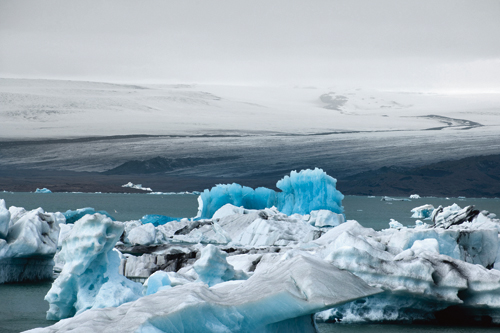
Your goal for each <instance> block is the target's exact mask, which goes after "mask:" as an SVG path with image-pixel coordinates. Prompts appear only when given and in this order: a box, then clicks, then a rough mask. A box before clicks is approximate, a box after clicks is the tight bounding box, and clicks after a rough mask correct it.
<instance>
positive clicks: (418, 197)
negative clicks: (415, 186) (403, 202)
mask: <svg viewBox="0 0 500 333" xmlns="http://www.w3.org/2000/svg"><path fill="white" fill-rule="evenodd" d="M410 199H420V195H418V194H412V195H410Z"/></svg>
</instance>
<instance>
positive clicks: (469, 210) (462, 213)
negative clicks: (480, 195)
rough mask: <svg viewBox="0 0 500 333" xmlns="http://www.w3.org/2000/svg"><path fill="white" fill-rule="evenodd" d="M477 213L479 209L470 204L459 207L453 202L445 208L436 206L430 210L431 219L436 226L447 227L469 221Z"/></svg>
mask: <svg viewBox="0 0 500 333" xmlns="http://www.w3.org/2000/svg"><path fill="white" fill-rule="evenodd" d="M478 215H479V211H478V210H476V209H474V206H472V205H471V206H467V207H465V208H464V209H460V207H459V206H458V205H457V204H453V205H451V206H449V207H446V208H443V207H442V206H439V207H438V208H436V209H435V210H434V211H433V212H432V216H431V220H432V222H434V225H435V226H436V227H439V228H445V229H448V228H449V227H451V226H452V225H457V224H461V223H463V222H470V221H472V220H473V219H474V218H475V217H476V216H478Z"/></svg>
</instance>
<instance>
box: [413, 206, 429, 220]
mask: <svg viewBox="0 0 500 333" xmlns="http://www.w3.org/2000/svg"><path fill="white" fill-rule="evenodd" d="M433 211H434V206H433V205H422V206H418V207H415V208H413V209H412V210H411V212H412V213H413V215H412V216H411V217H413V218H415V219H430V218H431V216H432V212H433Z"/></svg>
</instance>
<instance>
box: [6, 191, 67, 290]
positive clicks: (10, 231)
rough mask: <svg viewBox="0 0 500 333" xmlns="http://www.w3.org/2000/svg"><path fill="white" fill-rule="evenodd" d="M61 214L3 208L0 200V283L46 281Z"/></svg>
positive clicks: (54, 249)
mask: <svg viewBox="0 0 500 333" xmlns="http://www.w3.org/2000/svg"><path fill="white" fill-rule="evenodd" d="M64 222H65V219H64V216H63V215H62V214H60V213H55V214H54V213H45V212H44V211H43V210H42V209H41V208H38V209H34V210H32V211H26V210H24V209H23V208H17V207H10V208H9V210H7V208H6V207H5V201H4V200H0V283H5V282H18V281H31V280H43V279H49V278H51V277H52V275H53V266H54V262H53V260H52V257H53V256H54V254H55V253H56V250H57V241H58V236H59V224H60V223H64Z"/></svg>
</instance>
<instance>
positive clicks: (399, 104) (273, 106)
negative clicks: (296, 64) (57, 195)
mask: <svg viewBox="0 0 500 333" xmlns="http://www.w3.org/2000/svg"><path fill="white" fill-rule="evenodd" d="M332 91H335V93H334V95H335V96H337V95H340V96H344V97H345V98H346V99H347V102H346V103H345V104H344V105H343V106H342V107H341V108H340V109H339V110H333V109H327V108H325V107H326V106H328V103H325V102H323V101H322V100H321V99H320V96H322V95H324V94H328V93H331V92H332ZM499 104H500V94H472V93H469V94H467V93H463V94H444V93H425V92H424V93H422V92H408V91H405V92H390V91H377V90H362V89H346V88H343V87H339V86H337V87H316V88H315V89H301V88H296V87H286V86H281V87H272V86H261V87H258V86H223V85H200V84H198V85H142V86H137V85H126V84H113V83H99V82H78V81H57V80H16V79H0V105H2V108H0V136H1V137H4V138H16V137H17V138H19V137H21V136H22V137H25V136H27V135H28V136H32V137H74V136H78V133H82V131H81V129H82V128H85V129H86V130H85V135H86V136H94V135H102V133H106V134H107V135H123V134H180V133H187V132H190V133H196V132H198V133H199V132H205V133H206V132H208V131H211V130H223V131H234V130H235V129H236V130H239V131H248V132H254V131H255V129H258V130H259V131H278V132H289V133H304V132H325V131H332V129H333V130H335V131H353V130H355V131H360V130H361V131H377V130H410V131H414V130H419V129H425V128H433V127H439V126H447V125H446V124H443V121H439V119H435V118H434V119H433V118H419V117H422V116H428V115H434V114H435V113H436V110H439V115H440V116H445V117H450V118H453V119H464V118H465V119H467V120H471V121H475V122H479V123H482V124H484V125H488V126H495V125H496V126H498V125H500V115H499V114H498V112H496V108H497V107H498V105H499ZM187 114H188V115H189V116H187ZM305 114H307V115H308V116H307V117H304V115H305ZM95 119H99V121H95ZM192 119H196V121H195V122H193V121H192ZM262 119H266V121H262ZM447 121H448V122H451V126H455V127H456V128H457V129H460V128H464V127H467V124H464V123H461V122H460V121H454V120H447ZM47 123H50V124H51V126H43V124H47ZM483 130H484V129H483ZM481 131H482V130H481ZM80 136H81V135H80Z"/></svg>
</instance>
